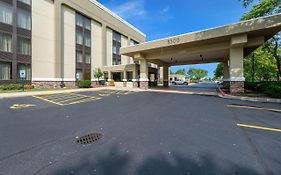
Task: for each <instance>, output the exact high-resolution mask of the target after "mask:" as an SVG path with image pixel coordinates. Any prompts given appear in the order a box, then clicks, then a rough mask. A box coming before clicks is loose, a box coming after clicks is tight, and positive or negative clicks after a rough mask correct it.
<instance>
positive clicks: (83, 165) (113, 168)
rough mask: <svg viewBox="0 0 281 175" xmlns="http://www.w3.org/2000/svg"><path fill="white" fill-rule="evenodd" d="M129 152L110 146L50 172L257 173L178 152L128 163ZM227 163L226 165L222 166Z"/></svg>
mask: <svg viewBox="0 0 281 175" xmlns="http://www.w3.org/2000/svg"><path fill="white" fill-rule="evenodd" d="M133 158H134V157H133V156H132V155H130V154H129V153H121V152H120V151H118V149H117V148H112V149H111V150H110V152H108V153H107V154H103V155H102V156H98V157H96V158H93V157H91V158H84V159H82V160H81V161H80V162H79V164H77V165H75V166H73V167H71V166H70V167H69V166H67V165H66V166H64V167H63V168H61V169H56V170H55V172H53V173H48V174H51V175H69V174H75V175H124V174H131V175H260V173H258V172H256V171H255V170H252V169H249V168H247V167H243V166H241V165H235V164H232V163H229V162H226V164H227V166H224V167H221V166H219V165H218V164H217V163H216V161H215V160H214V159H213V158H212V157H211V156H210V155H205V156H201V157H200V158H199V159H198V161H196V160H194V159H193V160H192V159H191V158H188V157H184V156H181V155H179V154H174V155H170V157H169V156H167V155H164V154H156V155H155V156H153V157H150V158H147V159H145V160H143V161H142V162H141V163H140V164H138V165H134V164H133V163H132V161H133ZM225 167H227V168H225Z"/></svg>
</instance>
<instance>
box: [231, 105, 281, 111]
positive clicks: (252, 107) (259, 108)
mask: <svg viewBox="0 0 281 175" xmlns="http://www.w3.org/2000/svg"><path fill="white" fill-rule="evenodd" d="M227 107H229V108H244V109H256V110H265V111H272V112H281V109H270V108H262V107H256V106H243V105H235V104H231V105H227Z"/></svg>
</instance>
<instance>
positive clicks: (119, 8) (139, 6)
mask: <svg viewBox="0 0 281 175" xmlns="http://www.w3.org/2000/svg"><path fill="white" fill-rule="evenodd" d="M111 9H112V11H114V12H115V13H116V14H118V15H119V16H121V17H122V18H125V19H129V18H134V17H138V18H139V17H145V16H146V15H147V11H146V10H145V8H144V1H143V0H130V1H127V2H125V3H122V4H118V5H116V4H115V5H112V6H111Z"/></svg>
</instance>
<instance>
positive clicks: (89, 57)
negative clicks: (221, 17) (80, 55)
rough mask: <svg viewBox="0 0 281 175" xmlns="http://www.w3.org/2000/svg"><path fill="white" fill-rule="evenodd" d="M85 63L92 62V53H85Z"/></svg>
mask: <svg viewBox="0 0 281 175" xmlns="http://www.w3.org/2000/svg"><path fill="white" fill-rule="evenodd" d="M85 63H86V64H91V53H85Z"/></svg>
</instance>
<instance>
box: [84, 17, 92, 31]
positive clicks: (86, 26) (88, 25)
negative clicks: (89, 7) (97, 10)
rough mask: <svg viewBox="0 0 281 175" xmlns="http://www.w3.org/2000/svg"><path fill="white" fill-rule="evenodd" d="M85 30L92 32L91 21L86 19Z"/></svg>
mask: <svg viewBox="0 0 281 175" xmlns="http://www.w3.org/2000/svg"><path fill="white" fill-rule="evenodd" d="M85 29H88V30H91V20H89V19H87V18H85Z"/></svg>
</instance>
